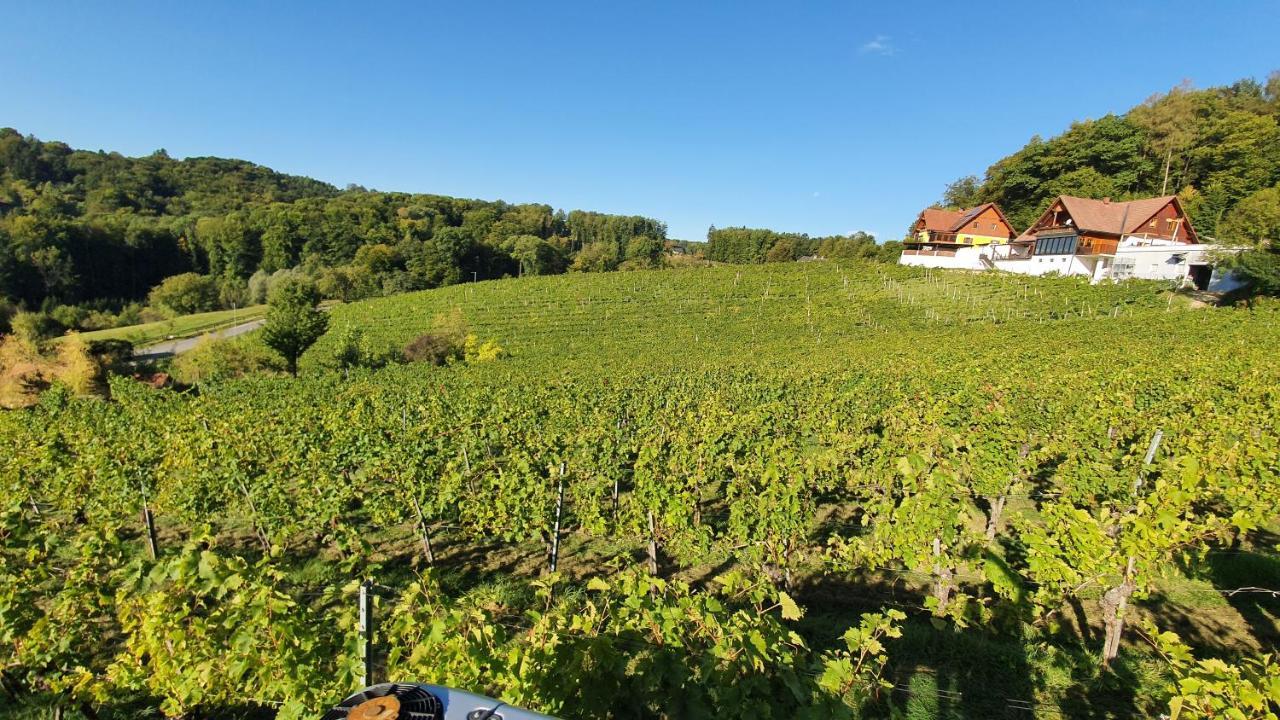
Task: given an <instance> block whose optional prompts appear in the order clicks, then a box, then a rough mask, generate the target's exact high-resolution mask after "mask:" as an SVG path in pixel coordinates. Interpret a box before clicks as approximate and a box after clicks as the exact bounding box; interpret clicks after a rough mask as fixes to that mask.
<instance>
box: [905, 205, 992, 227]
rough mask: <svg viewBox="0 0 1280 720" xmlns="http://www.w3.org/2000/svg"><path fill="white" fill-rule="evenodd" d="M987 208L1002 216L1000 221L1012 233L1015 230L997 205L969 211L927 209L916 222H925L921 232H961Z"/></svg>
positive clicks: (974, 208) (979, 207) (978, 207)
mask: <svg viewBox="0 0 1280 720" xmlns="http://www.w3.org/2000/svg"><path fill="white" fill-rule="evenodd" d="M987 208H991V209H993V210H995V211H996V214H997V215H999V216H1000V220H1001V221H1003V222H1004V224H1005V225H1007V226H1008V227H1009V229H1010V231H1012V230H1013V225H1011V224H1010V223H1009V220H1008V218H1006V217H1005V216H1004V213H1003V212H1001V211H1000V206H999V205H996V204H995V203H983V204H981V205H978V206H977V207H972V208H969V209H968V210H943V209H942V208H926V209H925V211H924V212H922V213H920V217H919V218H917V219H916V222H917V223H919V222H921V221H923V222H924V227H922V228H920V229H921V230H930V231H932V232H940V233H954V232H960V231H961V230H963V229H964V226H965V225H967V224H969V221H971V220H973V219H974V218H976V217H978V216H979V215H981V214H982V213H983V212H985V211H986V210H987Z"/></svg>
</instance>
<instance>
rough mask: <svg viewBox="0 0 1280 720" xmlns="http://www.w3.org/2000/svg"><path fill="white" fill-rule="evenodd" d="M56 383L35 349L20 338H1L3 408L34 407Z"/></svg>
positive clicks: (0, 401) (0, 402)
mask: <svg viewBox="0 0 1280 720" xmlns="http://www.w3.org/2000/svg"><path fill="white" fill-rule="evenodd" d="M53 379H54V378H53V373H52V372H51V368H50V367H49V366H48V365H47V364H46V363H45V362H44V361H43V359H42V358H41V357H40V355H39V353H37V352H36V349H35V345H33V344H31V343H28V342H26V341H24V340H23V339H22V338H21V337H19V336H17V335H5V336H0V408H6V409H12V408H19V407H27V406H29V405H34V404H35V403H36V401H37V400H38V399H39V397H40V393H41V392H43V391H44V390H46V389H47V388H48V387H49V385H50V384H51V383H52V382H53Z"/></svg>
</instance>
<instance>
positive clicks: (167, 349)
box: [133, 318, 266, 359]
mask: <svg viewBox="0 0 1280 720" xmlns="http://www.w3.org/2000/svg"><path fill="white" fill-rule="evenodd" d="M265 322H266V320H264V319H262V318H259V319H257V320H250V321H249V322H246V323H240V324H239V325H232V326H231V327H228V328H223V329H221V330H218V331H216V332H212V333H206V334H208V335H213V336H214V337H215V338H218V339H219V340H224V339H226V338H232V337H235V336H237V335H243V334H245V333H247V332H253V331H254V330H257V329H258V328H260V327H262V324H263V323H265ZM202 339H204V335H197V336H195V337H189V338H182V339H179V340H165V341H164V342H162V343H156V344H155V345H148V346H147V347H143V348H137V349H136V350H134V351H133V356H134V357H135V358H139V359H144V358H162V357H169V356H170V355H180V354H182V353H184V352H186V351H188V350H190V349H192V348H194V347H195V346H196V345H198V344H199V343H200V341H201V340H202Z"/></svg>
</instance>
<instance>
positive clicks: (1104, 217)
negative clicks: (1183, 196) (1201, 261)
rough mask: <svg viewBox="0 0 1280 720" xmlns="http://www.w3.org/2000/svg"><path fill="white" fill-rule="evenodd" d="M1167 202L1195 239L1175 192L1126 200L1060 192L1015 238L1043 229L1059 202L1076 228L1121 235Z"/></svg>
mask: <svg viewBox="0 0 1280 720" xmlns="http://www.w3.org/2000/svg"><path fill="white" fill-rule="evenodd" d="M1169 203H1173V204H1174V208H1175V209H1176V210H1177V213H1178V217H1181V218H1183V227H1184V228H1185V229H1184V231H1183V232H1184V233H1185V236H1184V237H1186V239H1187V240H1188V241H1190V242H1195V241H1196V239H1197V238H1196V232H1195V229H1194V228H1192V227H1191V219H1190V218H1188V217H1187V214H1186V213H1185V212H1183V210H1182V203H1181V202H1179V201H1178V196H1176V195H1163V196H1161V197H1153V198H1142V199H1141V200H1126V201H1123V202H1112V201H1111V200H1094V199H1093V198H1081V197H1073V196H1071V195H1060V196H1058V197H1057V198H1056V199H1055V200H1054V201H1053V202H1052V203H1050V205H1049V209H1048V210H1046V211H1045V212H1044V214H1043V215H1041V217H1040V219H1039V220H1037V221H1036V222H1035V224H1033V225H1032V226H1031V227H1030V228H1028V229H1027V231H1026V232H1025V233H1023V234H1022V235H1021V236H1020V237H1019V238H1018V240H1020V241H1025V240H1033V239H1035V236H1034V233H1035V231H1036V230H1037V229H1038V228H1039V229H1043V228H1044V227H1046V226H1045V225H1044V223H1045V222H1046V221H1047V220H1048V219H1049V218H1050V217H1051V216H1052V212H1053V208H1055V207H1057V206H1058V205H1061V206H1062V208H1063V209H1064V210H1066V212H1067V214H1068V215H1070V216H1071V221H1072V223H1073V224H1074V225H1075V227H1076V228H1077V229H1078V230H1079V231H1081V232H1090V233H1098V234H1101V235H1115V236H1120V235H1128V234H1130V233H1133V232H1136V231H1137V230H1138V229H1140V228H1141V227H1142V226H1143V225H1145V224H1146V223H1147V221H1148V220H1150V219H1151V218H1152V217H1153V216H1154V215H1155V214H1156V213H1158V212H1160V210H1161V209H1163V208H1164V207H1165V206H1166V205H1168V204H1169Z"/></svg>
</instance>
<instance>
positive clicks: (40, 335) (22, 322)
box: [9, 312, 62, 346]
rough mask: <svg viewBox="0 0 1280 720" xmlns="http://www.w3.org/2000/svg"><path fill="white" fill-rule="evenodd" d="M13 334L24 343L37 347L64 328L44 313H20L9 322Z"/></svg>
mask: <svg viewBox="0 0 1280 720" xmlns="http://www.w3.org/2000/svg"><path fill="white" fill-rule="evenodd" d="M9 325H10V326H11V327H12V329H13V334H14V335H15V336H17V337H18V338H19V339H20V340H22V342H24V343H27V344H30V345H32V346H35V345H37V344H39V343H40V342H41V341H42V340H47V339H49V338H51V337H53V336H54V335H57V334H58V333H59V332H60V331H61V330H62V328H61V327H60V326H59V325H58V323H57V322H55V321H54V319H53V318H51V317H49V316H48V315H46V314H44V313H38V312H18V313H17V314H15V315H14V316H13V317H12V318H10V320H9Z"/></svg>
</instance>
